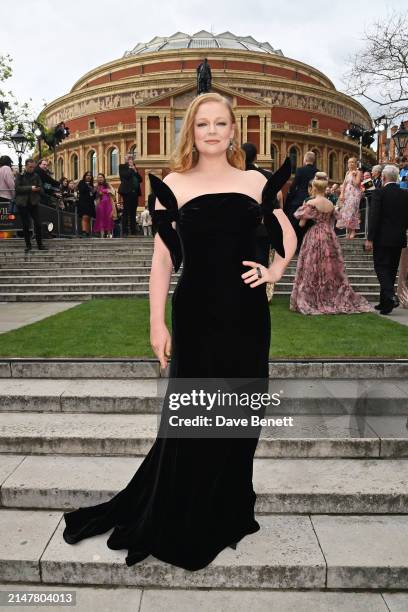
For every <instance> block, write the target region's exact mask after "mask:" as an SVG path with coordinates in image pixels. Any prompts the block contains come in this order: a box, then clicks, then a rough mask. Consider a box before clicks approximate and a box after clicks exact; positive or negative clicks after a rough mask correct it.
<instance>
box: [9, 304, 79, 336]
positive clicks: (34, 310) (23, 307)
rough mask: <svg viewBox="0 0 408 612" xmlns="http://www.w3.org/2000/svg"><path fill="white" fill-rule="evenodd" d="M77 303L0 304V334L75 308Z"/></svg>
mask: <svg viewBox="0 0 408 612" xmlns="http://www.w3.org/2000/svg"><path fill="white" fill-rule="evenodd" d="M78 304H79V302H23V303H21V302H0V334H2V333H4V332H8V331H10V330H12V329H16V328H17V327H23V326H24V325H29V324H30V323H35V322H36V321H41V319H45V318H46V317H50V316H51V315H54V314H57V313H58V312H62V311H64V310H67V309H68V308H73V306H77V305H78Z"/></svg>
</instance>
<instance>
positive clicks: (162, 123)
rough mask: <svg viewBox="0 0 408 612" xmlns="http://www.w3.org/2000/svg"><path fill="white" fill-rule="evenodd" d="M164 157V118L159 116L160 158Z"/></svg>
mask: <svg viewBox="0 0 408 612" xmlns="http://www.w3.org/2000/svg"><path fill="white" fill-rule="evenodd" d="M163 155H166V153H165V151H164V117H163V115H160V156H161V157H163Z"/></svg>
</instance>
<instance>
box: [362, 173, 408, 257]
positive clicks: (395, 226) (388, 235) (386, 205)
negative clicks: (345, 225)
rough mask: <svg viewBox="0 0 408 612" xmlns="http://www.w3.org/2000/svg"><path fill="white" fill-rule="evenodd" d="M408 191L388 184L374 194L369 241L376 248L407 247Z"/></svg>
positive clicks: (369, 218) (369, 216) (371, 206)
mask: <svg viewBox="0 0 408 612" xmlns="http://www.w3.org/2000/svg"><path fill="white" fill-rule="evenodd" d="M407 229H408V190H406V189H401V188H400V187H399V185H397V184H396V183H388V184H387V185H385V186H384V187H381V189H376V190H375V191H373V192H372V197H371V204H370V207H369V211H368V235H367V239H368V240H370V241H372V242H373V243H374V244H375V245H376V246H388V247H401V248H402V247H405V246H407Z"/></svg>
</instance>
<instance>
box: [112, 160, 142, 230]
mask: <svg viewBox="0 0 408 612" xmlns="http://www.w3.org/2000/svg"><path fill="white" fill-rule="evenodd" d="M119 177H120V185H119V190H118V191H119V194H120V195H121V196H122V198H123V213H122V235H123V236H127V235H128V231H129V225H130V233H131V234H132V236H136V233H137V232H136V210H137V202H138V198H139V196H140V195H141V193H142V192H141V189H140V183H142V182H143V179H142V177H141V175H140V174H139V172H138V171H137V169H136V167H135V162H134V161H133V155H126V158H125V163H124V164H120V165H119Z"/></svg>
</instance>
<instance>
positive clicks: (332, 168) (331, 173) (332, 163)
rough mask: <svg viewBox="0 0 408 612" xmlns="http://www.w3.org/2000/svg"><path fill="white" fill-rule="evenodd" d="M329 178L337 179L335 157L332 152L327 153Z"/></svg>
mask: <svg viewBox="0 0 408 612" xmlns="http://www.w3.org/2000/svg"><path fill="white" fill-rule="evenodd" d="M328 165H329V178H330V179H336V178H337V155H336V154H335V152H334V151H332V152H331V153H329V164H328Z"/></svg>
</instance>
